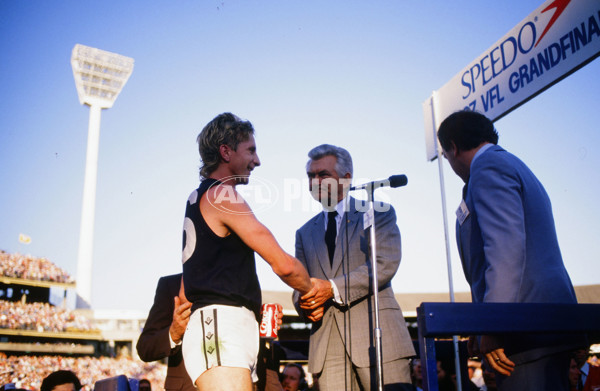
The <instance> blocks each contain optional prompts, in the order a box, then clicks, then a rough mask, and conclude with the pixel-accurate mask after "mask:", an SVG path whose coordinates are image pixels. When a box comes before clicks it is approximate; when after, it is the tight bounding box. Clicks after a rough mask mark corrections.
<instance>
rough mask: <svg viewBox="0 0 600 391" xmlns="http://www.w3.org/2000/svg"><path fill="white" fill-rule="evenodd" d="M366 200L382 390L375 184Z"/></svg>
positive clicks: (364, 222)
mask: <svg viewBox="0 0 600 391" xmlns="http://www.w3.org/2000/svg"><path fill="white" fill-rule="evenodd" d="M365 190H366V191H367V196H368V198H367V201H368V205H369V209H368V210H367V212H366V213H365V214H364V216H363V218H364V221H363V226H364V227H365V229H367V228H368V227H370V230H369V233H370V237H371V266H372V271H373V274H372V277H373V281H372V285H373V301H374V303H375V311H374V316H375V328H374V329H373V335H374V337H375V354H376V359H377V389H378V390H379V391H383V354H382V342H381V341H382V340H381V328H380V327H379V283H378V281H377V238H376V235H375V210H374V201H373V194H374V193H375V186H367V187H366V188H365Z"/></svg>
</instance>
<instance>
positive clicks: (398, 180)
mask: <svg viewBox="0 0 600 391" xmlns="http://www.w3.org/2000/svg"><path fill="white" fill-rule="evenodd" d="M407 183H408V178H407V177H406V175H392V176H391V177H389V178H387V179H380V180H378V181H373V182H369V183H363V184H362V185H356V186H352V187H351V188H350V190H361V189H373V190H375V189H378V188H380V187H385V186H389V187H402V186H406V184H407Z"/></svg>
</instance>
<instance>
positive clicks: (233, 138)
mask: <svg viewBox="0 0 600 391" xmlns="http://www.w3.org/2000/svg"><path fill="white" fill-rule="evenodd" d="M251 134H252V135H253V134H254V127H253V126H252V124H251V123H250V121H244V120H242V119H240V118H239V117H238V116H236V115H234V114H231V113H223V114H219V115H217V116H216V117H215V118H214V119H213V120H212V121H210V122H209V123H208V124H207V125H206V126H205V127H204V129H202V131H201V132H200V134H199V135H198V138H197V139H196V141H197V142H198V150H199V152H200V159H201V160H202V164H201V166H200V178H208V177H209V176H210V174H212V173H213V172H214V171H215V170H216V169H217V167H219V164H220V163H221V154H220V153H219V148H220V147H221V145H228V146H229V147H231V148H232V149H233V150H234V151H235V150H237V147H238V145H239V144H240V143H241V142H244V141H247V140H248V138H249V137H250V135H251Z"/></svg>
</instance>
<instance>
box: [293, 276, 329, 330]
mask: <svg viewBox="0 0 600 391" xmlns="http://www.w3.org/2000/svg"><path fill="white" fill-rule="evenodd" d="M310 282H311V283H312V288H311V289H310V291H308V292H307V293H306V294H305V295H303V296H301V297H300V300H299V304H300V308H302V310H304V314H305V315H306V317H307V318H308V319H309V320H310V321H311V322H318V321H319V320H321V318H323V314H324V311H325V302H327V300H329V299H331V298H332V297H334V295H333V286H332V284H331V282H330V281H327V280H321V279H319V278H311V279H310Z"/></svg>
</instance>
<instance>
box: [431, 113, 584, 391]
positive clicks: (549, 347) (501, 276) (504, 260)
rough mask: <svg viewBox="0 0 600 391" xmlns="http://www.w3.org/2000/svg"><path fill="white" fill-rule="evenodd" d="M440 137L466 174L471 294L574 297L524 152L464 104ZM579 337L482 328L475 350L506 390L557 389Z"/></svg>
mask: <svg viewBox="0 0 600 391" xmlns="http://www.w3.org/2000/svg"><path fill="white" fill-rule="evenodd" d="M438 139H439V141H440V144H441V146H442V150H443V154H444V156H445V157H446V159H447V160H448V162H449V163H450V166H451V167H452V169H453V170H454V172H455V173H456V174H457V175H458V176H459V177H460V178H461V179H462V180H463V181H464V182H465V187H464V189H463V199H462V202H461V204H460V206H459V208H458V210H457V211H456V215H457V223H456V235H457V243H458V250H459V252H460V257H461V261H462V265H463V270H464V273H465V277H466V279H467V282H468V283H469V285H470V286H471V296H472V300H473V302H475V303H482V302H484V303H491V302H504V303H576V302H577V299H576V297H575V291H574V290H573V286H572V284H571V280H570V278H569V275H568V274H567V271H566V269H565V266H564V264H563V260H562V256H561V253H560V248H559V246H558V239H557V236H556V230H555V226H554V217H553V215H552V207H551V204H550V199H549V198H548V194H546V191H545V190H544V187H543V186H542V184H541V183H540V182H539V181H538V179H537V178H536V177H535V175H534V174H533V173H532V172H531V170H530V169H529V168H528V167H527V166H526V165H525V164H524V163H523V162H522V161H521V160H519V159H518V158H517V157H516V156H514V155H512V154H510V153H508V152H507V151H505V150H504V149H503V148H501V147H500V146H498V145H497V143H498V134H497V133H496V130H495V129H494V126H493V124H492V122H491V121H490V120H489V119H488V118H486V117H485V116H484V115H482V114H480V113H476V112H472V111H466V110H465V111H459V112H456V113H454V114H452V115H450V116H449V117H448V118H446V119H445V120H444V121H443V122H442V124H441V125H440V128H439V130H438ZM473 341H476V340H474V339H473ZM579 341H580V338H579V337H577V336H565V335H544V336H539V335H538V336H532V335H516V336H515V335H511V336H505V337H503V338H500V337H492V336H482V337H481V338H480V339H479V343H478V345H479V346H476V345H477V344H475V346H474V347H475V349H474V351H475V352H478V353H481V354H483V355H484V357H485V359H486V360H487V362H488V363H489V364H490V366H491V367H492V368H493V369H494V370H495V371H496V372H497V375H496V379H497V383H498V385H499V389H500V390H501V391H503V390H511V391H518V390H536V391H539V390H553V391H558V390H568V389H569V388H568V387H569V380H568V371H569V350H570V349H573V348H574V347H576V346H577V344H578V343H579ZM477 348H478V349H477Z"/></svg>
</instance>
